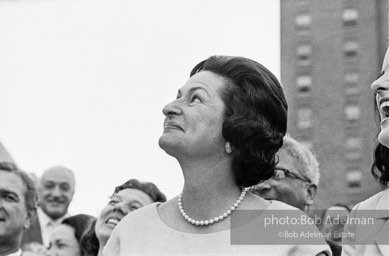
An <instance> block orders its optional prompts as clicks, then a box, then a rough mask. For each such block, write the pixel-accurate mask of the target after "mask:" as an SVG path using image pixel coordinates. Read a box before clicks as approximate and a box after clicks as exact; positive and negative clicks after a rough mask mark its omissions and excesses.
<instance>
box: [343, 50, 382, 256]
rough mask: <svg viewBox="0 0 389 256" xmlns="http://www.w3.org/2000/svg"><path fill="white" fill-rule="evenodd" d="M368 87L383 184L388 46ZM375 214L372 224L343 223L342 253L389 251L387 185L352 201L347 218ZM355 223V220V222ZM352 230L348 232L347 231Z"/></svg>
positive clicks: (378, 176) (376, 163)
mask: <svg viewBox="0 0 389 256" xmlns="http://www.w3.org/2000/svg"><path fill="white" fill-rule="evenodd" d="M371 89H372V90H373V92H374V94H375V112H376V116H377V117H376V120H377V121H378V122H379V123H380V125H379V126H380V132H379V134H378V143H377V146H376V149H375V151H374V163H373V165H372V168H371V171H372V174H373V176H374V177H375V178H376V179H378V181H379V182H380V183H381V184H382V185H383V186H384V187H388V182H389V118H388V117H389V50H387V51H386V54H385V58H384V62H383V64H382V71H381V74H380V76H379V77H378V78H377V79H376V80H375V81H374V82H373V84H372V85H371ZM372 217H373V218H374V223H373V224H371V225H353V224H352V223H350V224H346V226H345V234H346V236H345V237H343V240H342V242H343V250H342V255H353V256H354V255H373V256H374V255H389V189H385V190H384V191H382V192H380V193H378V194H376V195H374V196H372V197H370V198H368V199H367V200H365V201H363V202H360V203H359V204H357V205H355V206H354V208H353V210H352V211H351V213H350V219H355V220H358V219H359V220H362V219H363V218H372ZM354 224H355V223H354ZM347 234H351V235H347Z"/></svg>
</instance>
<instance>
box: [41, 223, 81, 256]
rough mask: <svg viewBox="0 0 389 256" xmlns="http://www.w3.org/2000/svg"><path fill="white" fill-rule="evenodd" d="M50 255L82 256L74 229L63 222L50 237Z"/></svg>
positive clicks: (48, 253)
mask: <svg viewBox="0 0 389 256" xmlns="http://www.w3.org/2000/svg"><path fill="white" fill-rule="evenodd" d="M47 255H48V256H81V251H80V245H79V243H78V242H77V240H76V237H75V235H74V229H73V228H72V227H70V226H68V225H65V224H61V225H59V226H58V227H56V228H55V229H54V231H53V234H52V235H51V238H50V246H49V250H48V252H47Z"/></svg>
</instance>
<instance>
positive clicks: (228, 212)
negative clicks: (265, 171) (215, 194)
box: [178, 188, 249, 226]
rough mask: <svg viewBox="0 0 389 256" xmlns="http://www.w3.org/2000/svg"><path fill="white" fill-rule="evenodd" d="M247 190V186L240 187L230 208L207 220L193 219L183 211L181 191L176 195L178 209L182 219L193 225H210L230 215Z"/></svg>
mask: <svg viewBox="0 0 389 256" xmlns="http://www.w3.org/2000/svg"><path fill="white" fill-rule="evenodd" d="M248 190H249V188H244V189H242V192H241V193H240V196H239V198H238V200H236V202H235V203H234V204H233V205H232V206H231V207H230V209H228V210H227V211H226V212H224V213H223V214H221V215H220V216H219V217H215V218H213V219H209V220H195V219H192V218H190V217H189V216H188V214H187V213H186V212H185V210H184V206H183V205H182V193H181V194H180V195H179V196H178V209H179V210H180V212H181V215H182V217H184V219H185V220H186V221H188V222H189V223H190V224H193V225H196V226H208V225H211V224H215V223H217V222H219V221H221V220H223V219H225V218H227V217H228V216H229V215H231V213H232V212H233V211H235V210H236V209H237V208H238V206H239V205H240V204H241V203H242V201H243V199H244V197H245V196H246V193H247V191H248Z"/></svg>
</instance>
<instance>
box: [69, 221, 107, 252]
mask: <svg viewBox="0 0 389 256" xmlns="http://www.w3.org/2000/svg"><path fill="white" fill-rule="evenodd" d="M95 223H96V218H95V217H93V216H90V215H87V214H77V215H74V216H72V217H69V218H66V219H64V220H63V221H62V224H64V225H68V226H70V227H72V228H73V229H74V236H75V237H76V240H77V241H78V244H79V245H80V251H81V256H96V255H97V253H98V251H99V242H98V241H97V238H95V237H94V238H93V237H92V239H91V238H90V237H89V236H90V234H91V233H92V232H93V230H94V226H95Z"/></svg>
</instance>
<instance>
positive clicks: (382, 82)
mask: <svg viewBox="0 0 389 256" xmlns="http://www.w3.org/2000/svg"><path fill="white" fill-rule="evenodd" d="M371 89H372V90H373V91H374V92H375V93H376V94H378V95H380V96H381V97H382V96H383V93H385V92H386V91H388V90H389V79H388V78H386V76H385V74H383V75H382V76H381V77H380V78H378V79H377V80H375V81H374V82H373V83H372V84H371Z"/></svg>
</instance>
